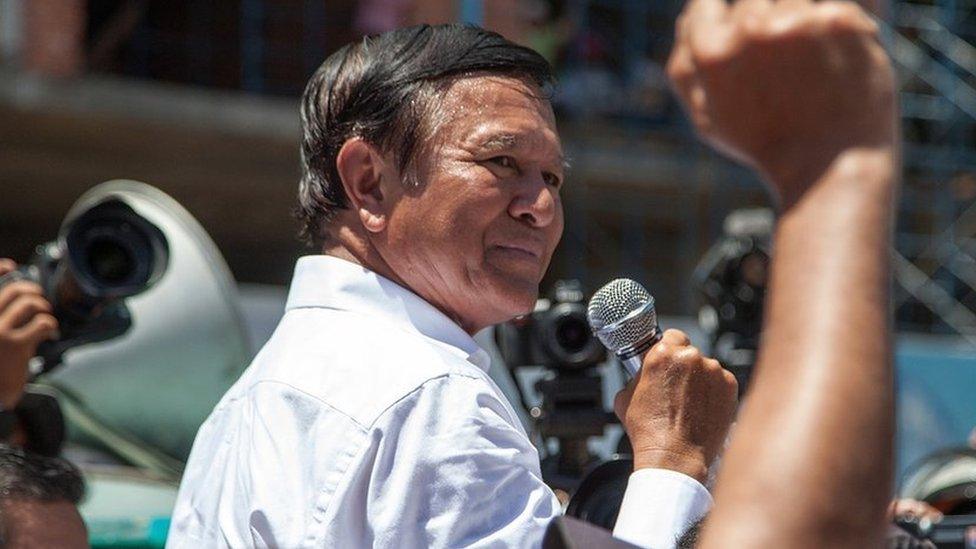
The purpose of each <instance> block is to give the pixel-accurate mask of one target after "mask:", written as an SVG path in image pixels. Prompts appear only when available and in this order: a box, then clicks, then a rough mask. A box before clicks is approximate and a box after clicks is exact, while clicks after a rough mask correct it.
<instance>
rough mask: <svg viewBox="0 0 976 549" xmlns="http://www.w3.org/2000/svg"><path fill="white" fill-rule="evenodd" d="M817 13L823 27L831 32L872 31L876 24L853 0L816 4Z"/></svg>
mask: <svg viewBox="0 0 976 549" xmlns="http://www.w3.org/2000/svg"><path fill="white" fill-rule="evenodd" d="M816 15H817V18H818V19H819V22H820V25H821V27H822V28H824V29H825V30H827V31H829V32H859V33H864V32H870V30H871V29H872V28H873V27H876V25H874V24H873V21H871V18H870V17H868V15H867V14H866V13H865V12H864V10H862V9H861V8H860V7H859V6H858V5H857V4H855V3H853V2H836V1H827V2H821V3H819V4H818V5H817V6H816Z"/></svg>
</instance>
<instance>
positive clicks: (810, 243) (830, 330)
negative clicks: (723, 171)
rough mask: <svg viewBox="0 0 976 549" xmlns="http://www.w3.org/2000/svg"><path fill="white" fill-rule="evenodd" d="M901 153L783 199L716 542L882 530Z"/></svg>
mask: <svg viewBox="0 0 976 549" xmlns="http://www.w3.org/2000/svg"><path fill="white" fill-rule="evenodd" d="M895 156H896V153H895V151H894V148H893V147H892V148H876V149H873V150H856V151H847V152H845V153H843V154H841V155H840V156H838V157H837V160H836V161H835V162H833V163H832V164H831V167H830V168H829V169H828V170H827V171H826V172H825V173H824V174H823V175H822V176H820V177H819V180H818V181H817V183H816V184H815V185H814V186H813V187H812V188H810V190H809V191H808V192H807V193H805V194H804V195H802V197H801V198H800V199H799V201H798V202H797V203H795V204H787V205H786V206H787V209H786V213H785V214H784V215H783V217H782V219H781V221H780V224H779V227H778V229H777V234H776V241H775V247H776V249H775V254H774V261H773V267H772V279H771V286H770V292H769V294H768V295H769V296H770V297H769V299H770V301H769V303H768V306H767V314H766V329H765V332H764V335H763V344H762V348H761V351H760V356H759V360H758V364H757V371H756V375H755V378H754V379H755V381H754V384H753V389H752V391H751V394H750V396H749V398H748V400H747V401H746V405H745V410H744V412H743V416H742V418H741V421H740V422H739V426H738V428H737V429H736V431H737V436H736V437H735V438H734V440H733V444H732V447H731V448H730V449H729V452H728V454H727V457H726V458H725V460H724V466H723V471H722V473H721V476H720V479H719V482H718V487H717V492H716V509H715V512H714V514H713V516H712V518H711V519H710V521H709V525H708V527H707V528H706V533H705V539H704V545H703V546H705V547H711V546H716V547H718V546H724V547H786V546H790V547H797V546H803V545H816V546H825V545H824V544H825V543H826V546H831V547H834V546H845V545H847V546H863V544H864V543H865V542H866V541H869V540H865V539H863V538H864V533H865V531H866V529H865V525H866V524H877V525H878V532H879V533H880V528H881V525H882V518H883V515H884V509H885V505H886V503H887V500H888V498H889V482H890V479H891V468H892V438H893V414H892V371H891V356H890V328H889V299H888V291H889V290H888V289H889V283H888V263H889V242H890V235H891V225H892V217H893V201H894V194H895V189H896V181H895V178H896V177H897V176H896V173H895V170H896V168H895V167H896V166H897V162H896V160H897V159H896V158H895ZM774 522H775V527H772V528H765V527H764V526H763V525H764V524H768V525H769V526H773V524H772V523H774ZM743 523H749V524H751V525H754V527H750V528H743V527H742V524H743Z"/></svg>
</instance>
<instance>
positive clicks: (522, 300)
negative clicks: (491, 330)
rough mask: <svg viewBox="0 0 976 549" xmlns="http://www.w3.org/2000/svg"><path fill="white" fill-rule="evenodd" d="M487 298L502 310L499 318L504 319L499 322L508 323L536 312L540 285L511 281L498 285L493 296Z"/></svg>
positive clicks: (492, 293)
mask: <svg viewBox="0 0 976 549" xmlns="http://www.w3.org/2000/svg"><path fill="white" fill-rule="evenodd" d="M485 298H486V299H490V300H491V301H493V303H492V305H493V306H494V307H495V308H497V309H499V310H500V315H499V316H500V317H502V318H501V319H500V320H499V322H507V321H509V320H511V319H513V318H515V317H517V316H522V315H527V314H529V313H531V312H532V311H533V310H535V302H536V300H538V299H539V284H538V283H536V282H522V283H518V282H516V281H509V283H507V284H504V285H496V287H495V288H493V291H492V292H491V295H490V296H489V295H485Z"/></svg>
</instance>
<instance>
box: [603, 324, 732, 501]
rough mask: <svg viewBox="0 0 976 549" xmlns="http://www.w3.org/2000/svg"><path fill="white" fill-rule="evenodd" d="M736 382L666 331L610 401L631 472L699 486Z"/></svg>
mask: <svg viewBox="0 0 976 549" xmlns="http://www.w3.org/2000/svg"><path fill="white" fill-rule="evenodd" d="M737 388H738V386H737V383H736V380H735V376H733V375H732V373H731V372H729V371H727V370H724V369H723V368H722V367H721V365H720V364H719V363H718V361H717V360H715V359H712V358H707V357H704V356H702V354H701V352H700V351H699V350H698V349H697V348H695V347H693V346H692V345H691V342H690V341H689V340H688V336H686V335H685V334H684V333H682V332H681V331H679V330H667V331H666V332H664V336H663V337H662V338H661V341H659V342H658V343H657V344H655V345H654V346H653V347H652V348H651V349H650V350H649V351H648V352H647V354H646V355H645V356H644V360H643V366H642V367H641V370H640V372H639V374H638V375H637V377H636V378H634V379H632V380H631V382H630V383H629V384H628V385H627V387H625V388H624V389H623V390H622V391H620V393H618V394H617V397H616V399H615V401H614V411H615V412H616V413H617V416H618V417H619V418H620V420H621V422H622V423H623V425H624V429H626V431H627V435H628V436H629V437H630V442H631V445H632V447H633V450H634V468H635V469H643V468H651V467H653V468H659V469H670V470H673V471H678V472H681V473H684V474H686V475H688V476H690V477H692V478H694V479H697V480H698V481H700V482H702V483H704V482H705V479H706V477H707V475H708V467H709V466H710V465H711V463H712V461H713V460H714V459H715V457H716V455H717V454H718V451H719V450H720V449H721V447H722V445H723V443H724V442H725V437H726V434H727V433H728V429H729V425H730V424H731V422H732V418H733V416H734V414H735V408H736V401H737Z"/></svg>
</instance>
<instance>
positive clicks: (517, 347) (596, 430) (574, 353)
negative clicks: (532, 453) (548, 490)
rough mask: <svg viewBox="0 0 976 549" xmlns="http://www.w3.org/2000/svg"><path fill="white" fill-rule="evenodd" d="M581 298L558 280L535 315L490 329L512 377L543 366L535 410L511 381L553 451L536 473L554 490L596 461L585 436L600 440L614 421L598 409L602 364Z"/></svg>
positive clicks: (571, 484)
mask: <svg viewBox="0 0 976 549" xmlns="http://www.w3.org/2000/svg"><path fill="white" fill-rule="evenodd" d="M586 302H587V296H586V294H585V292H584V291H583V287H582V285H581V284H580V283H579V282H578V281H576V280H560V281H558V282H556V283H555V284H554V285H553V289H552V292H551V293H550V295H549V297H548V298H546V299H540V300H539V301H538V302H537V304H536V308H535V311H534V312H533V313H532V314H530V315H526V316H524V317H520V318H517V319H515V320H513V321H511V322H508V323H505V324H502V325H499V326H497V327H496V328H495V339H496V343H497V344H498V348H499V350H500V351H501V354H502V357H503V358H504V360H505V363H506V364H507V365H508V367H509V369H510V370H511V371H512V373H513V376H514V372H515V370H517V369H519V368H522V367H529V366H543V367H545V368H546V369H547V370H548V372H547V374H546V375H545V376H544V377H543V378H542V379H540V380H538V381H537V382H536V383H535V385H534V389H535V390H536V392H537V393H538V394H539V395H540V396H541V399H542V402H541V404H540V405H539V406H529V405H528V403H527V401H526V399H525V395H524V393H523V391H522V387H521V385H520V384H519V382H518V379H517V377H516V379H515V387H516V389H517V390H518V391H519V396H520V397H521V399H522V404H523V406H524V407H525V408H526V410H528V411H529V415H531V416H532V417H533V418H534V419H535V422H536V427H537V429H538V432H539V434H541V435H542V437H543V439H544V440H550V439H557V440H558V442H559V451H558V452H557V453H555V454H551V455H548V456H546V457H544V458H543V460H542V474H543V477H544V479H545V481H546V483H547V484H549V485H550V486H552V487H554V488H559V489H563V490H566V491H573V490H574V489H575V488H576V486H577V485H578V483H579V481H580V479H581V478H582V476H583V474H584V473H585V472H586V471H587V469H588V468H589V467H590V466H592V465H593V464H594V463H595V461H596V457H595V456H593V454H591V453H590V450H589V446H588V440H589V438H590V437H598V436H603V434H604V429H605V427H606V426H607V425H608V424H611V423H615V422H616V417H615V416H614V415H613V413H612V412H608V411H607V410H606V409H605V408H604V399H603V379H602V378H601V375H600V373H599V371H598V370H597V369H596V366H598V365H599V364H602V363H604V362H605V361H606V359H607V352H606V349H605V348H604V347H603V344H601V343H600V341H599V340H598V339H597V338H596V337H594V336H593V333H592V332H591V330H590V325H589V323H588V321H587V318H586Z"/></svg>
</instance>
